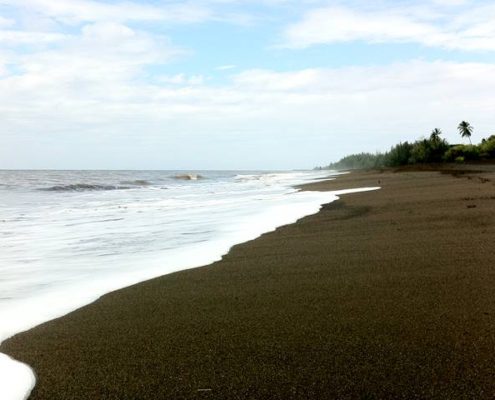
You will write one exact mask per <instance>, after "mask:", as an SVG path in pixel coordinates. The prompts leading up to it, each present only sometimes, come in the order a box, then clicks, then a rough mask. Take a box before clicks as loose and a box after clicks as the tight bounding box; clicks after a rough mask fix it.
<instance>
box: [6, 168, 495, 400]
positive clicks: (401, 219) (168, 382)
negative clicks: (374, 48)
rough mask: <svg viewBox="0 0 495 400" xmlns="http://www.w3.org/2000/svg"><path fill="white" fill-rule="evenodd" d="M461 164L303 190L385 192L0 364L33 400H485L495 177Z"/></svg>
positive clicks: (95, 307) (96, 313)
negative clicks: (28, 379)
mask: <svg viewBox="0 0 495 400" xmlns="http://www.w3.org/2000/svg"><path fill="white" fill-rule="evenodd" d="M468 167H469V166H466V167H464V172H458V171H459V170H457V169H456V170H452V171H444V173H439V172H438V171H405V172H401V173H395V172H393V171H389V170H384V171H368V172H365V171H361V172H353V173H351V174H348V175H343V176H339V177H338V178H337V179H336V180H331V181H323V182H318V183H314V184H309V185H305V186H304V188H303V189H304V190H338V189H349V188H357V187H366V186H367V187H369V186H381V187H382V189H381V190H379V191H376V192H371V193H359V194H352V195H346V196H344V197H343V198H342V199H341V200H339V201H337V202H334V203H330V204H329V205H327V206H324V207H323V208H322V210H321V211H320V212H319V213H318V214H316V215H312V216H308V217H305V218H303V219H301V220H299V221H298V222H297V223H295V224H292V225H286V226H283V227H281V228H278V229H277V230H276V231H275V232H271V233H268V234H265V235H263V236H262V237H260V238H258V239H255V240H253V241H250V242H247V243H244V244H240V245H237V246H235V247H234V248H233V249H232V250H231V251H230V253H229V254H227V255H226V256H224V257H223V259H222V260H221V261H219V262H216V263H214V264H212V265H210V266H207V267H201V268H198V269H193V270H188V271H181V272H177V273H173V274H171V275H166V276H163V277H161V278H156V279H153V280H150V281H147V282H143V283H140V284H137V285H134V286H131V287H128V288H125V289H122V290H119V291H116V292H113V293H110V294H108V295H105V296H103V297H102V298H101V299H99V300H98V301H96V302H95V303H93V304H90V305H88V306H86V307H83V308H81V309H79V310H77V311H75V312H73V313H71V314H69V315H67V316H65V317H62V318H60V319H57V320H54V321H51V322H48V323H45V324H43V325H41V326H38V327H37V328H34V329H32V330H30V331H28V332H25V333H21V334H19V335H16V336H15V337H13V338H11V339H8V340H6V341H5V342H4V343H2V346H1V348H0V351H1V352H4V353H6V354H8V355H11V356H13V357H14V358H16V359H18V360H20V361H22V362H26V363H27V364H29V365H31V366H32V367H33V368H34V370H35V371H36V373H37V375H38V382H37V386H36V387H35V389H34V391H33V393H32V396H31V398H32V399H53V400H55V399H88V398H99V399H105V398H120V399H124V398H129V399H130V398H133V399H157V398H171V399H178V398H184V399H203V398H210V399H234V398H240V399H250V398H252V399H254V398H256V399H265V398H266V399H304V398H316V399H326V398H349V399H351V398H352V399H353V398H377V399H378V398H397V397H399V396H400V397H402V398H413V397H416V398H418V397H419V398H451V399H456V398H466V397H470V398H480V399H484V398H486V399H488V398H492V394H493V393H495V382H494V381H493V376H494V374H495V351H494V349H495V336H494V335H493V327H494V326H495V304H494V302H493V288H494V287H495V274H494V273H493V243H494V239H495V217H494V215H493V210H494V209H495V208H494V206H495V169H494V168H492V167H490V166H487V167H486V168H483V171H479V168H477V166H473V168H472V169H470V168H468ZM459 168H460V171H462V167H459ZM473 169H475V170H476V169H478V170H477V171H476V172H473V171H472V170H473Z"/></svg>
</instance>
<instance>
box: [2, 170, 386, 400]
mask: <svg viewBox="0 0 495 400" xmlns="http://www.w3.org/2000/svg"><path fill="white" fill-rule="evenodd" d="M179 173H183V172H178V173H175V174H170V173H169V172H168V173H160V172H140V173H137V172H127V173H124V172H120V173H119V172H113V173H112V172H86V173H82V172H79V173H77V172H65V173H64V172H46V173H24V174H23V173H20V172H19V173H17V174H18V176H11V175H5V174H7V172H3V174H4V176H3V177H2V176H0V178H2V181H4V182H6V183H7V184H8V189H4V190H3V191H2V192H0V211H1V218H0V220H1V221H3V222H2V223H1V225H0V238H1V241H0V250H1V251H0V321H1V323H0V342H1V341H2V340H5V339H6V338H8V337H11V336H12V335H14V334H16V333H19V332H22V331H25V330H27V329H30V328H32V327H34V326H36V325H39V324H41V323H43V322H46V321H49V320H51V319H54V318H57V317H60V316H62V315H65V314H67V313H68V312H71V311H73V310H75V309H77V308H79V307H81V306H83V305H86V304H89V303H91V302H93V301H94V300H96V299H97V298H98V297H100V296H102V295H104V294H105V293H108V292H111V291H113V290H116V289H120V288H123V287H126V286H129V285H132V284H134V283H138V282H142V281H144V280H147V279H151V278H154V277H157V276H161V275H165V274H168V273H172V272H175V271H179V270H184V269H187V268H193V267H198V266H201V265H207V264H210V263H212V262H214V261H217V260H219V259H220V258H221V256H222V255H224V254H226V253H227V252H228V251H229V249H230V248H231V247H232V246H233V245H235V244H237V243H242V242H246V241H248V240H251V239H255V238H256V237H258V236H259V235H261V234H263V233H265V232H269V231H272V230H274V229H275V228H277V227H279V226H281V225H284V224H289V223H292V222H295V221H296V220H298V219H300V218H301V217H304V216H306V215H310V214H314V213H316V212H318V210H319V209H320V206H321V205H322V204H324V203H328V202H331V201H333V200H335V199H336V198H337V196H338V195H340V194H344V193H348V192H357V191H362V190H374V189H377V188H363V189H353V190H349V191H339V192H299V191H297V190H295V189H293V187H292V185H295V184H300V183H304V182H307V181H309V180H314V179H319V178H323V177H326V176H327V175H328V172H327V173H315V172H311V173H309V172H304V173H301V172H293V173H249V174H247V173H246V174H237V175H236V174H235V173H211V172H210V173H208V172H201V175H202V176H204V177H205V178H206V179H204V180H201V181H194V182H188V181H182V180H179V181H177V180H176V179H174V178H173V177H175V176H177V175H178V174H179ZM187 173H188V172H187ZM12 174H16V173H15V172H14V173H12ZM29 174H31V175H29ZM43 174H44V175H43ZM170 177H172V178H170ZM74 181H75V182H79V183H78V185H79V186H78V187H85V188H87V187H90V186H89V185H93V186H94V187H114V186H116V184H117V183H119V182H125V181H130V182H132V181H135V182H140V181H142V182H144V181H145V182H146V183H147V184H146V185H137V186H138V187H137V188H132V189H127V190H125V189H123V190H118V191H116V190H95V191H86V190H85V191H79V190H77V191H44V190H39V189H43V188H45V187H71V186H70V185H71V184H72V183H71V182H74ZM85 185H86V186H85ZM5 187H7V186H5ZM164 188H166V189H167V190H159V189H164ZM34 383H35V376H34V374H33V372H32V371H31V370H30V369H29V367H27V366H26V365H25V364H22V363H19V362H17V361H15V360H12V359H10V358H9V357H7V356H5V355H2V354H0V399H2V400H18V399H23V398H24V397H26V396H28V395H29V392H30V390H31V389H32V387H33V385H34Z"/></svg>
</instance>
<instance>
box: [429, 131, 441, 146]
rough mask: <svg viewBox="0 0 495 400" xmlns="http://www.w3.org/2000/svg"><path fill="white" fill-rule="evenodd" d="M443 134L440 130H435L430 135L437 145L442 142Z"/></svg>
mask: <svg viewBox="0 0 495 400" xmlns="http://www.w3.org/2000/svg"><path fill="white" fill-rule="evenodd" d="M441 134H442V131H441V130H440V129H438V128H435V129H433V130H432V131H431V135H430V140H431V141H432V142H433V143H435V144H437V143H438V142H440V135H441Z"/></svg>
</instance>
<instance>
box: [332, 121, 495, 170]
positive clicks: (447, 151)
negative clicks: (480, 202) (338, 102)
mask: <svg viewBox="0 0 495 400" xmlns="http://www.w3.org/2000/svg"><path fill="white" fill-rule="evenodd" d="M466 124H467V126H466V127H465V126H464V125H463V128H465V129H464V130H463V131H462V132H461V133H464V135H463V137H468V138H470V135H468V134H469V133H470V132H471V131H472V127H471V126H470V125H469V124H468V123H466ZM440 135H442V131H441V130H440V129H438V128H437V129H434V130H433V131H432V132H431V135H430V137H429V138H422V139H420V140H417V141H415V142H413V143H409V142H403V143H402V142H401V143H399V144H397V145H395V146H393V147H392V148H391V149H390V150H389V151H388V152H386V153H375V154H373V153H359V154H352V155H349V156H346V157H344V158H342V159H341V160H340V161H338V162H335V163H332V164H330V165H328V166H327V167H325V168H328V169H373V168H383V167H398V166H402V165H411V164H412V165H414V164H424V163H440V162H458V163H463V162H467V161H476V160H480V159H482V160H489V159H495V135H492V136H490V137H489V138H487V139H483V140H482V141H481V143H480V144H479V145H472V144H469V145H465V144H459V145H449V143H448V142H447V141H446V140H445V139H442V138H441V137H440Z"/></svg>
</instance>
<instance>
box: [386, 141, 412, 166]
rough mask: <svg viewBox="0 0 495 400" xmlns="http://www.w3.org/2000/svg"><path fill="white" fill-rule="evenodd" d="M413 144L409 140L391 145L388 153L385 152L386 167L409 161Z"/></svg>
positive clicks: (404, 163) (405, 163)
mask: <svg viewBox="0 0 495 400" xmlns="http://www.w3.org/2000/svg"><path fill="white" fill-rule="evenodd" d="M412 149H413V145H412V144H410V143H409V142H404V143H399V144H398V145H396V146H394V147H392V148H391V149H390V151H389V152H388V153H386V154H385V156H384V159H385V165H386V166H387V167H398V166H400V165H407V164H409V162H410V161H411V154H412Z"/></svg>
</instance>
